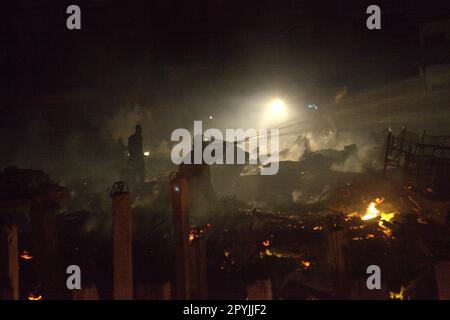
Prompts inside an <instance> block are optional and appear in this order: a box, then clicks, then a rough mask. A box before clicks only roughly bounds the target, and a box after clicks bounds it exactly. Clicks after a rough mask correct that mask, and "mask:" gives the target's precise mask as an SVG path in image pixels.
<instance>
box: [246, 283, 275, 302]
mask: <svg viewBox="0 0 450 320" xmlns="http://www.w3.org/2000/svg"><path fill="white" fill-rule="evenodd" d="M247 299H248V300H272V281H271V280H270V279H265V280H256V281H255V282H253V283H252V284H249V285H248V286H247Z"/></svg>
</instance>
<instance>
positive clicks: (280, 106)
mask: <svg viewBox="0 0 450 320" xmlns="http://www.w3.org/2000/svg"><path fill="white" fill-rule="evenodd" d="M285 107H286V104H285V103H284V101H283V100H281V99H274V100H272V102H271V103H270V110H271V111H272V112H273V113H275V114H276V113H281V112H283V111H284V109H285Z"/></svg>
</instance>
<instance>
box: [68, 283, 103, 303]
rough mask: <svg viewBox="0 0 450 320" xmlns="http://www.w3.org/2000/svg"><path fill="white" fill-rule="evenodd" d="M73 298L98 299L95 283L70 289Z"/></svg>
mask: <svg viewBox="0 0 450 320" xmlns="http://www.w3.org/2000/svg"><path fill="white" fill-rule="evenodd" d="M72 297H73V300H98V292H97V287H96V286H95V285H92V286H88V287H82V288H81V289H80V290H73V291H72Z"/></svg>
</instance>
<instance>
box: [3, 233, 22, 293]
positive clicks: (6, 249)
mask: <svg viewBox="0 0 450 320" xmlns="http://www.w3.org/2000/svg"><path fill="white" fill-rule="evenodd" d="M18 255H19V252H18V241H17V226H10V225H0V300H18V299H19V260H18Z"/></svg>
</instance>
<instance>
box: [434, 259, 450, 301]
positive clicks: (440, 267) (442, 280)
mask: <svg viewBox="0 0 450 320" xmlns="http://www.w3.org/2000/svg"><path fill="white" fill-rule="evenodd" d="M434 273H435V275H436V285H437V291H438V296H439V297H438V298H439V300H450V261H445V262H441V263H439V264H437V265H435V266H434Z"/></svg>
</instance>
